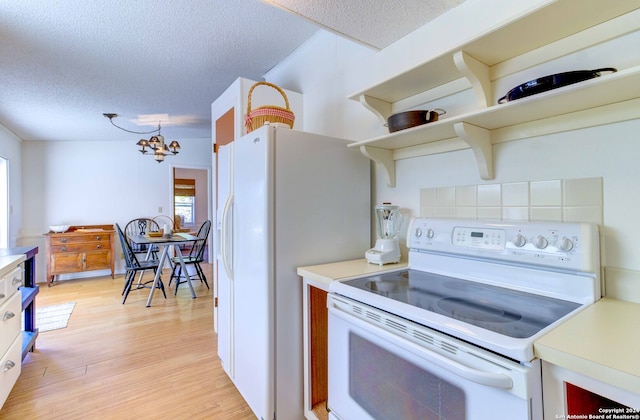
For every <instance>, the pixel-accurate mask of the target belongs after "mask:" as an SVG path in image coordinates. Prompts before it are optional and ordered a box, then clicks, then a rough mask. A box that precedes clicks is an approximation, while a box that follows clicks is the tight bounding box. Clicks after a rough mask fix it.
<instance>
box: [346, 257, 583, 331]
mask: <svg viewBox="0 0 640 420" xmlns="http://www.w3.org/2000/svg"><path fill="white" fill-rule="evenodd" d="M343 283H344V284H345V285H349V286H352V287H356V288H358V289H362V290H366V291H368V292H371V293H375V294H378V295H381V296H385V297H387V298H389V299H393V300H396V301H399V302H403V303H406V304H409V305H412V306H415V307H418V308H422V309H424V310H427V311H431V312H434V313H438V314H441V315H444V316H447V317H450V318H453V319H457V320H460V321H463V322H466V323H468V324H472V325H475V326H477V327H481V328H485V329H487V330H490V331H494V332H497V333H500V334H503V335H506V336H509V337H513V338H527V337H531V336H532V335H534V334H536V333H537V332H539V331H540V330H542V329H543V328H545V327H547V326H548V325H550V324H552V323H553V322H555V321H557V320H558V319H560V318H562V317H563V316H565V315H567V314H568V313H570V312H572V311H573V310H575V309H576V308H578V307H579V306H580V304H578V303H574V302H569V301H564V300H560V299H554V298H549V297H546V296H540V295H536V294H531V293H526V292H521V291H517V290H511V289H507V288H502V287H497V286H492V285H486V284H483V283H478V282H475V281H469V280H462V279H457V278H453V277H447V276H442V275H438V274H433V273H428V272H424V271H418V270H407V271H396V272H392V273H386V274H380V275H376V276H371V277H366V278H359V279H355V280H348V281H345V282H343ZM364 303H367V302H364ZM381 309H384V308H381Z"/></svg>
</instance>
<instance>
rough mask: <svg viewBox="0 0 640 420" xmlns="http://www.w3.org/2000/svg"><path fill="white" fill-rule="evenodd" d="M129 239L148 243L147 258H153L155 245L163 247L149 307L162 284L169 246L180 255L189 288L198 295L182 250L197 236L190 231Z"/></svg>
mask: <svg viewBox="0 0 640 420" xmlns="http://www.w3.org/2000/svg"><path fill="white" fill-rule="evenodd" d="M129 239H130V240H131V241H132V242H134V243H136V244H138V245H147V256H146V258H147V260H149V259H151V258H152V255H151V254H152V248H153V245H157V246H159V247H160V248H162V252H161V254H160V259H159V261H158V268H159V269H158V270H156V275H155V277H154V278H153V282H152V283H151V291H150V292H149V298H148V299H147V307H149V306H151V300H152V299H153V292H154V291H155V290H156V288H158V285H159V284H160V273H161V271H162V267H163V266H164V263H165V261H166V260H167V257H168V255H169V248H173V249H174V253H175V256H176V257H178V261H179V263H180V266H181V267H182V272H183V273H185V278H186V280H187V285H189V290H190V291H191V297H192V298H193V299H195V298H196V297H197V296H196V292H195V290H194V289H193V284H191V278H190V276H189V275H188V274H187V266H186V264H185V263H184V259H183V257H182V252H181V251H180V245H183V244H189V243H193V242H195V241H197V240H198V239H199V238H198V237H197V236H194V235H191V234H188V233H174V234H171V235H162V236H149V235H148V234H147V235H130V236H129Z"/></svg>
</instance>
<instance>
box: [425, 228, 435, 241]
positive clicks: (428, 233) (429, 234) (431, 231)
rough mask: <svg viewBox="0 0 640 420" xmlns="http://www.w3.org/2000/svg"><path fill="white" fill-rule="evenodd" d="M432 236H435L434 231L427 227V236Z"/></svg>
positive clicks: (430, 237) (431, 237)
mask: <svg viewBox="0 0 640 420" xmlns="http://www.w3.org/2000/svg"><path fill="white" fill-rule="evenodd" d="M434 236H435V233H434V232H433V229H428V230H427V238H429V239H433V237H434Z"/></svg>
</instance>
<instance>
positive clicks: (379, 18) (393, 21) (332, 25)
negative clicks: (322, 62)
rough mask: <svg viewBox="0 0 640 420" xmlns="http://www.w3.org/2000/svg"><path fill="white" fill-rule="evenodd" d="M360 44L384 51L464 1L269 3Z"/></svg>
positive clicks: (307, 0)
mask: <svg viewBox="0 0 640 420" xmlns="http://www.w3.org/2000/svg"><path fill="white" fill-rule="evenodd" d="M266 1H268V2H270V3H273V4H274V5H277V6H279V7H281V8H283V9H285V10H288V11H290V12H292V13H295V14H297V15H299V16H303V17H305V18H307V19H309V20H311V21H312V22H314V23H317V24H318V25H320V26H322V27H324V28H326V29H329V30H331V31H333V32H335V33H337V34H340V35H343V36H345V37H348V38H351V39H353V40H355V41H357V42H360V43H362V44H365V45H368V46H370V47H374V48H377V49H383V48H384V47H387V46H389V45H390V44H391V43H393V42H395V41H397V40H398V39H400V38H402V37H403V36H404V35H406V34H408V33H409V32H412V31H414V30H415V29H418V28H419V27H420V26H422V25H424V24H425V23H426V22H428V21H430V20H431V19H433V18H435V17H437V16H439V15H441V14H442V13H444V12H446V11H447V10H449V9H451V8H453V7H455V6H457V5H459V4H460V3H462V2H464V0H355V1H346V0H345V1H339V0H266Z"/></svg>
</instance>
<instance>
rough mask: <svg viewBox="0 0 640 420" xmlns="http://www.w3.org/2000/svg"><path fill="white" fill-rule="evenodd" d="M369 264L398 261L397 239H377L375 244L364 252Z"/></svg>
mask: <svg viewBox="0 0 640 420" xmlns="http://www.w3.org/2000/svg"><path fill="white" fill-rule="evenodd" d="M364 257H365V258H366V259H367V261H368V262H369V263H370V264H378V265H383V264H393V263H397V262H398V261H400V247H399V246H398V241H397V239H378V240H377V241H376V246H375V247H373V248H371V249H370V250H368V251H367V252H365V253H364Z"/></svg>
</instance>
